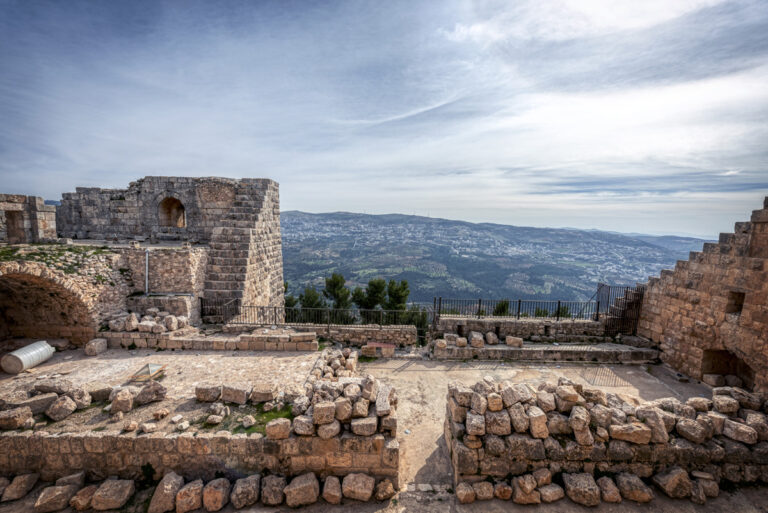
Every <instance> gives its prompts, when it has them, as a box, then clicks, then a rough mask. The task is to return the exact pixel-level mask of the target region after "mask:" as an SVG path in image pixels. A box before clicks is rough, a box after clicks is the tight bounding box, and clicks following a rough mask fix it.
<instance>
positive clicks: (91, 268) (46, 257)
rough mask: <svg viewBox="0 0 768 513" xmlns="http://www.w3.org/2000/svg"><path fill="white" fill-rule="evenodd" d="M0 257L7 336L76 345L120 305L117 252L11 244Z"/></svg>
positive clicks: (0, 301) (123, 290)
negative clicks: (51, 340) (53, 339)
mask: <svg viewBox="0 0 768 513" xmlns="http://www.w3.org/2000/svg"><path fill="white" fill-rule="evenodd" d="M4 258H5V259H6V260H5V261H0V311H2V312H3V315H2V318H0V322H1V323H3V324H4V325H5V328H3V330H4V331H5V332H7V333H9V334H10V335H11V336H19V337H30V338H66V339H69V340H70V341H71V342H73V343H75V344H76V345H81V344H84V343H85V342H87V341H88V340H90V339H92V338H94V336H95V334H96V332H97V331H98V330H99V329H100V328H101V327H102V326H104V325H105V324H106V322H107V321H108V320H109V319H110V317H111V316H112V315H114V314H115V313H116V312H118V311H120V310H122V309H125V304H126V297H127V296H128V291H129V285H128V283H127V281H126V279H125V277H124V276H123V274H121V273H120V271H119V269H120V255H119V254H117V253H115V252H112V251H110V250H106V249H102V248H94V247H82V246H80V247H72V246H61V245H50V246H32V247H25V248H13V249H12V252H10V253H9V254H8V255H4Z"/></svg>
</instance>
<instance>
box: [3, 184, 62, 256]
mask: <svg viewBox="0 0 768 513" xmlns="http://www.w3.org/2000/svg"><path fill="white" fill-rule="evenodd" d="M54 239H56V207H54V206H52V205H46V204H45V202H44V201H43V198H39V197H36V196H23V195H20V194H0V242H8V243H11V244H20V243H34V242H45V241H51V240H54Z"/></svg>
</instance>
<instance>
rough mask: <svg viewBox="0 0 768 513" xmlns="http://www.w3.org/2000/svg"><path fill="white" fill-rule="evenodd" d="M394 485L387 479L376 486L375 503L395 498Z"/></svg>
mask: <svg viewBox="0 0 768 513" xmlns="http://www.w3.org/2000/svg"><path fill="white" fill-rule="evenodd" d="M395 493H396V492H395V485H393V484H392V481H390V480H389V479H383V480H381V481H379V483H378V484H377V485H376V491H375V493H374V497H375V498H376V500H377V501H379V502H381V501H386V500H389V499H391V498H392V497H394V496H395Z"/></svg>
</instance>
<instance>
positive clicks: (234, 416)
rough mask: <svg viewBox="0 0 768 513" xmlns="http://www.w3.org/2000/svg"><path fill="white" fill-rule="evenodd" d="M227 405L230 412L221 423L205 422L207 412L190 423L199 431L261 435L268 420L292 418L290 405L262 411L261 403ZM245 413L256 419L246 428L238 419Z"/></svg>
mask: <svg viewBox="0 0 768 513" xmlns="http://www.w3.org/2000/svg"><path fill="white" fill-rule="evenodd" d="M229 407H230V411H231V413H230V414H229V415H228V416H227V417H225V418H224V421H223V422H222V423H221V424H217V425H215V426H210V425H208V424H206V423H205V419H207V418H208V414H205V415H203V416H202V417H200V418H198V419H195V421H194V422H193V423H192V424H195V425H196V426H198V428H199V429H200V430H201V431H221V430H225V431H229V432H231V433H233V434H239V433H245V434H248V435H250V434H251V433H260V434H262V435H263V434H264V431H265V428H266V426H267V424H268V423H269V422H270V421H272V420H275V419H281V418H283V419H289V420H293V415H292V414H291V407H290V405H285V406H283V408H282V409H280V410H277V409H272V410H270V411H264V405H263V404H257V405H253V404H248V405H246V407H245V408H239V407H238V406H236V405H229ZM246 415H251V416H253V418H254V419H256V423H255V424H254V425H253V426H251V427H249V428H247V429H246V428H244V427H243V423H242V420H238V419H242V418H243V417H245V416H246Z"/></svg>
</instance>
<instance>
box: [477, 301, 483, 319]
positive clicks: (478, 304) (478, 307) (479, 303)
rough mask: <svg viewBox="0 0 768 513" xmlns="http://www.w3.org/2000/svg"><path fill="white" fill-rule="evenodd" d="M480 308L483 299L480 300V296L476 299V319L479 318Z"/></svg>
mask: <svg viewBox="0 0 768 513" xmlns="http://www.w3.org/2000/svg"><path fill="white" fill-rule="evenodd" d="M482 308H483V300H482V298H481V299H478V300H477V318H478V319H479V318H480V310H481V309H482Z"/></svg>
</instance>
